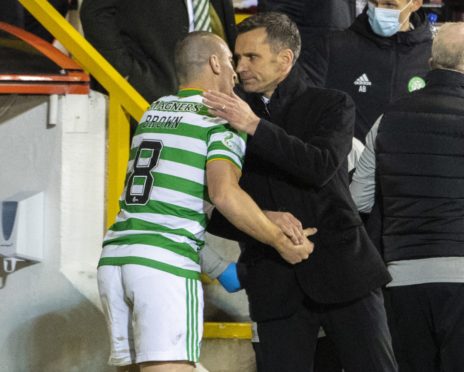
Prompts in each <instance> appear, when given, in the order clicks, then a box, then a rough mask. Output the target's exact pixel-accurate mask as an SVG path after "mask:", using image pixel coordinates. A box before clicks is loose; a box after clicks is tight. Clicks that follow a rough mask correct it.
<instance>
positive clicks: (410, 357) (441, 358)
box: [386, 283, 464, 372]
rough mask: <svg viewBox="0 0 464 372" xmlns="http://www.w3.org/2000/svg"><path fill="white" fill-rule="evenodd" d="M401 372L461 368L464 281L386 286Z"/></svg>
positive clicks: (442, 371) (463, 357)
mask: <svg viewBox="0 0 464 372" xmlns="http://www.w3.org/2000/svg"><path fill="white" fill-rule="evenodd" d="M386 295H387V296H388V297H389V300H390V306H389V307H388V313H389V314H388V315H389V318H390V327H391V331H392V338H393V344H394V348H395V353H396V356H397V359H398V364H399V366H400V371H401V372H462V371H464V284H463V283H429V284H419V285H410V286H402V287H390V288H388V289H387V290H386Z"/></svg>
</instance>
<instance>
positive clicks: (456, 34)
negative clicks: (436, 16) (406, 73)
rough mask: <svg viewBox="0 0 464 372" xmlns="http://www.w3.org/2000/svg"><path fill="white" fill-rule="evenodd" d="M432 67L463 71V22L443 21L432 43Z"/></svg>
mask: <svg viewBox="0 0 464 372" xmlns="http://www.w3.org/2000/svg"><path fill="white" fill-rule="evenodd" d="M430 64H431V67H432V69H436V68H444V69H451V70H459V71H463V72H464V22H454V23H453V22H450V23H444V24H443V25H442V26H441V27H440V29H439V30H438V33H437V35H436V36H435V38H434V40H433V45H432V59H431V63H430Z"/></svg>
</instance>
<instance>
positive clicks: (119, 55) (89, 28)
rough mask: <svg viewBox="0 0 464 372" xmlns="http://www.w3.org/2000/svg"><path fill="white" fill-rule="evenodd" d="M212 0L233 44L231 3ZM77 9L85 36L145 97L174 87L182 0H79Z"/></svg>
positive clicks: (184, 24) (184, 19)
mask: <svg viewBox="0 0 464 372" xmlns="http://www.w3.org/2000/svg"><path fill="white" fill-rule="evenodd" d="M211 3H212V5H213V6H214V9H215V10H216V12H217V14H218V16H219V18H220V19H221V20H222V23H223V26H224V31H225V35H226V38H227V42H228V44H229V47H230V48H233V47H234V43H235V36H236V34H235V32H236V31H235V19H234V10H233V7H232V2H231V0H212V1H211ZM80 12H81V20H82V26H83V28H84V33H85V37H86V38H87V39H88V40H89V42H90V43H91V44H92V45H93V46H94V47H95V48H96V49H97V50H98V51H99V52H100V53H101V54H102V55H103V57H105V58H106V59H107V60H108V61H109V62H110V63H111V64H112V65H113V66H114V67H115V68H116V70H118V72H119V73H120V74H121V75H123V76H124V77H128V80H129V82H130V83H131V84H132V85H133V86H134V87H135V89H137V90H138V91H139V93H140V94H141V95H142V96H143V97H144V98H145V99H146V100H147V101H149V102H153V101H154V100H155V99H157V98H159V97H162V96H165V95H168V94H172V93H174V92H176V91H177V86H178V82H177V78H176V74H175V69H174V49H175V46H176V43H177V42H178V41H179V40H181V39H182V38H183V37H184V36H186V35H187V33H188V24H189V20H188V13H187V7H186V6H185V1H184V0H169V1H166V0H136V1H132V0H84V1H83V3H82V6H81V10H80ZM232 50H233V49H232Z"/></svg>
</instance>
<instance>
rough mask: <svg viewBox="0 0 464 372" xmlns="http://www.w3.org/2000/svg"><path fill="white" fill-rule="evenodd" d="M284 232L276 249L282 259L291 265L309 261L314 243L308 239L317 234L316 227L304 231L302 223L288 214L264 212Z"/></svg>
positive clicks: (275, 245) (277, 242)
mask: <svg viewBox="0 0 464 372" xmlns="http://www.w3.org/2000/svg"><path fill="white" fill-rule="evenodd" d="M264 213H265V214H266V216H267V217H268V218H269V219H270V220H271V221H272V222H273V223H274V224H275V225H277V226H278V227H279V228H280V230H281V231H282V232H283V235H282V236H281V238H280V239H278V241H276V242H275V244H274V247H275V249H276V250H277V252H279V254H280V255H281V257H282V258H283V259H284V260H285V261H287V262H288V263H290V264H297V263H299V262H301V261H303V260H306V259H308V257H309V255H310V254H311V253H312V252H313V250H314V243H313V242H312V241H310V240H309V239H308V237H309V236H312V235H314V234H316V233H317V229H316V228H315V227H308V228H306V229H303V226H302V224H301V222H300V221H299V220H298V219H297V218H295V217H294V216H293V215H292V214H291V213H288V212H271V211H266V212H264Z"/></svg>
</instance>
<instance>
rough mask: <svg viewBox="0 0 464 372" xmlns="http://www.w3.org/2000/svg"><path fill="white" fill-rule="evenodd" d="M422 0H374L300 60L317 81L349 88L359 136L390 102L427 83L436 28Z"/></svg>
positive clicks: (316, 43) (321, 84) (346, 90)
mask: <svg viewBox="0 0 464 372" xmlns="http://www.w3.org/2000/svg"><path fill="white" fill-rule="evenodd" d="M421 6H422V0H369V1H368V4H367V6H366V7H365V9H364V11H363V12H362V13H361V14H360V15H359V16H358V17H357V18H356V20H355V21H354V23H353V24H352V25H351V26H350V27H349V28H348V29H347V30H344V31H335V32H331V33H329V34H327V35H326V36H325V37H324V38H321V39H319V40H318V41H317V42H315V43H314V44H313V45H312V47H311V48H310V49H311V50H310V52H303V55H302V58H301V64H302V66H303V68H304V69H305V71H306V72H307V74H308V75H309V76H310V78H311V80H312V81H313V83H314V84H315V85H316V86H320V87H326V88H333V89H338V90H341V91H344V92H346V93H348V94H349V95H350V96H351V97H352V98H353V100H354V101H355V104H356V122H355V137H356V138H358V139H359V140H361V141H362V142H364V141H365V137H366V134H367V132H368V131H369V129H370V128H371V127H372V125H373V124H374V122H375V120H376V119H377V118H378V117H379V115H380V114H381V113H382V112H383V109H384V108H385V107H386V105H387V104H389V103H390V102H392V101H393V100H395V99H398V98H400V97H401V96H404V95H406V94H408V93H409V92H412V91H413V90H416V89H419V88H422V87H424V85H425V81H424V77H425V75H426V73H427V72H428V70H429V67H428V60H429V58H430V54H431V46H432V32H431V30H430V25H429V23H428V21H427V17H426V14H425V12H424V11H423V10H421V9H420V8H421Z"/></svg>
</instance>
